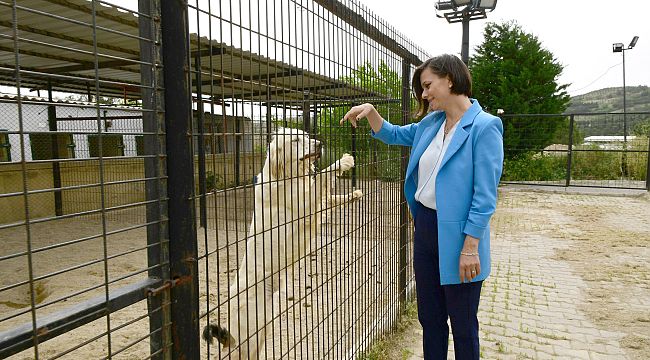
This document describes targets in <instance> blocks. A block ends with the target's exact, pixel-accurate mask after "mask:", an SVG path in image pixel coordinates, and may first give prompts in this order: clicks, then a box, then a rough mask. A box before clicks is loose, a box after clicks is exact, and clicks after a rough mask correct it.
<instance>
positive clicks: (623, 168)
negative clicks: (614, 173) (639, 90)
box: [612, 36, 639, 178]
mask: <svg viewBox="0 0 650 360" xmlns="http://www.w3.org/2000/svg"><path fill="white" fill-rule="evenodd" d="M637 41H639V37H638V36H635V37H633V38H632V41H630V45H628V46H627V48H626V47H625V45H623V43H614V44H613V45H612V51H613V52H615V53H617V52H620V53H622V54H623V156H622V159H621V172H622V173H623V177H624V178H626V177H627V175H628V171H627V102H626V99H625V50H631V49H633V48H634V46H635V45H636V42H637Z"/></svg>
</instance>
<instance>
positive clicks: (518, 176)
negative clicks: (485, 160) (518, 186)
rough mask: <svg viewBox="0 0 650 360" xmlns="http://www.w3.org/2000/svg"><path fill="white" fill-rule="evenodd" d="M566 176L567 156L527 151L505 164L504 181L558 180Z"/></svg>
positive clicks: (506, 161) (507, 160)
mask: <svg viewBox="0 0 650 360" xmlns="http://www.w3.org/2000/svg"><path fill="white" fill-rule="evenodd" d="M565 178H566V156H555V155H542V154H540V153H536V152H525V153H522V154H519V155H517V156H515V157H513V158H512V159H507V158H506V160H505V161H504V164H503V176H502V180H503V181H557V180H562V179H565Z"/></svg>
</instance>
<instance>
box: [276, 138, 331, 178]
mask: <svg viewBox="0 0 650 360" xmlns="http://www.w3.org/2000/svg"><path fill="white" fill-rule="evenodd" d="M320 155H321V143H320V141H318V140H315V139H311V138H309V135H308V134H307V133H305V132H304V131H302V130H298V129H290V128H280V129H278V131H277V132H276V134H275V135H274V136H273V140H272V141H271V143H270V144H269V156H268V157H267V161H268V166H269V172H270V175H271V177H272V178H274V179H282V178H286V177H294V176H300V175H305V174H308V173H309V171H310V170H313V164H314V162H315V161H316V160H317V159H318V158H320Z"/></svg>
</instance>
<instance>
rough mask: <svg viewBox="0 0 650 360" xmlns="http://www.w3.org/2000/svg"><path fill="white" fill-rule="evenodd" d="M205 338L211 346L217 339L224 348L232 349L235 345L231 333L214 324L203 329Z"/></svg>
mask: <svg viewBox="0 0 650 360" xmlns="http://www.w3.org/2000/svg"><path fill="white" fill-rule="evenodd" d="M203 338H204V339H205V341H207V342H209V343H210V344H212V338H215V339H217V341H218V342H219V343H220V344H221V345H223V347H230V346H231V345H233V344H234V343H235V339H234V338H233V337H232V335H230V331H228V330H227V329H225V328H222V327H221V326H219V325H214V324H208V325H206V326H205V327H204V328H203Z"/></svg>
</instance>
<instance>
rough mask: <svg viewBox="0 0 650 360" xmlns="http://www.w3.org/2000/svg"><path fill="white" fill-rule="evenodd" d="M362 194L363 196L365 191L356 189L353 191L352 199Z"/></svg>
mask: <svg viewBox="0 0 650 360" xmlns="http://www.w3.org/2000/svg"><path fill="white" fill-rule="evenodd" d="M362 196H363V192H362V191H361V190H354V191H353V192H352V200H357V199H359V198H360V197H362Z"/></svg>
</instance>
